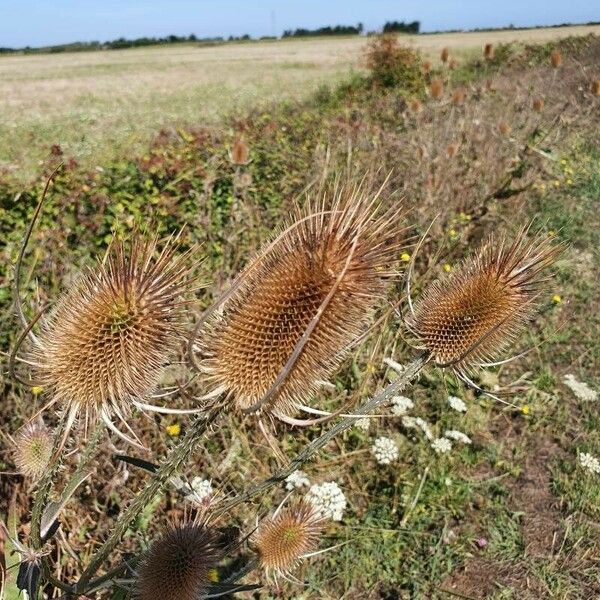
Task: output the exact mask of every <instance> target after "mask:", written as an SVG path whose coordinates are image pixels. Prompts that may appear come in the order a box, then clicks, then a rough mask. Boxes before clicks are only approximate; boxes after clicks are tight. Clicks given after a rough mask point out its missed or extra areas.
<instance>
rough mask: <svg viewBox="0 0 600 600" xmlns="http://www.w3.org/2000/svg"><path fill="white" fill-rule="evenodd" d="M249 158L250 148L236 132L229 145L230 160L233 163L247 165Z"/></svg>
mask: <svg viewBox="0 0 600 600" xmlns="http://www.w3.org/2000/svg"><path fill="white" fill-rule="evenodd" d="M249 160H250V149H249V148H248V145H247V144H246V142H245V141H244V137H243V136H242V135H241V134H238V135H237V136H236V138H235V141H234V142H233V146H232V147H231V162H232V163H233V164H234V165H247V164H248V162H249Z"/></svg>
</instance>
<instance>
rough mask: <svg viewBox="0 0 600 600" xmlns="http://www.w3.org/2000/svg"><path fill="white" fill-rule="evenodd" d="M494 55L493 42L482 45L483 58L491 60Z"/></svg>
mask: <svg viewBox="0 0 600 600" xmlns="http://www.w3.org/2000/svg"><path fill="white" fill-rule="evenodd" d="M494 55H495V49H494V44H490V43H487V44H486V45H485V46H484V47H483V57H484V58H485V60H493V59H494Z"/></svg>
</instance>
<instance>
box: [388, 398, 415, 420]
mask: <svg viewBox="0 0 600 600" xmlns="http://www.w3.org/2000/svg"><path fill="white" fill-rule="evenodd" d="M391 404H392V414H393V415H394V416H396V417H401V416H402V415H404V414H406V413H407V412H408V411H409V410H411V409H412V408H414V406H415V403H414V402H413V401H412V400H411V399H410V398H407V397H406V396H393V397H392V401H391Z"/></svg>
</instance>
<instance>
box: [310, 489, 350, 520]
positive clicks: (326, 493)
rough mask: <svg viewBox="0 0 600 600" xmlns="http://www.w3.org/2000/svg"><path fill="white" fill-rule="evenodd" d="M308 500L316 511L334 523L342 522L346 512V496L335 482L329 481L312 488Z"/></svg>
mask: <svg viewBox="0 0 600 600" xmlns="http://www.w3.org/2000/svg"><path fill="white" fill-rule="evenodd" d="M306 499H307V501H308V502H310V503H311V504H312V505H313V507H314V508H315V510H316V511H317V512H318V513H319V514H320V515H322V516H323V517H325V518H329V519H331V520H332V521H341V520H342V517H343V515H344V511H345V510H346V505H347V501H346V496H345V495H344V492H342V490H341V489H340V486H339V485H338V484H337V483H335V481H327V482H325V483H321V484H314V485H312V486H311V488H310V490H309V491H308V494H307V495H306Z"/></svg>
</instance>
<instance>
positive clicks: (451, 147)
mask: <svg viewBox="0 0 600 600" xmlns="http://www.w3.org/2000/svg"><path fill="white" fill-rule="evenodd" d="M458 148H459V146H458V144H457V143H456V142H452V143H450V144H448V146H447V147H446V156H447V157H448V158H454V157H455V156H456V155H457V154H458Z"/></svg>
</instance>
